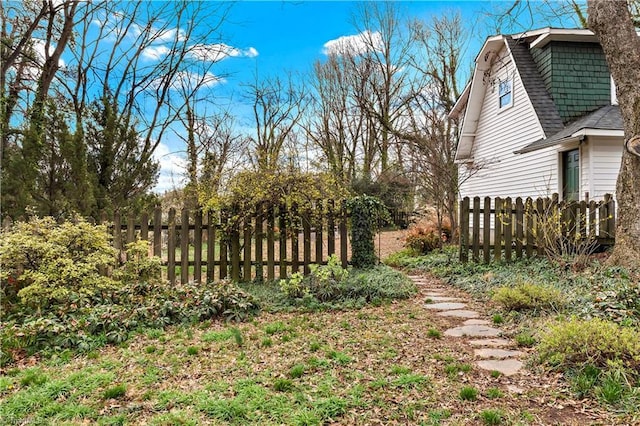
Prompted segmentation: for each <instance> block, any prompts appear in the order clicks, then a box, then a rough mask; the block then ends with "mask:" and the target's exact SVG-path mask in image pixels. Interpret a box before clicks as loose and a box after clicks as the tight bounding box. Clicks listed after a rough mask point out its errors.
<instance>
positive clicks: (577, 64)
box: [530, 41, 611, 124]
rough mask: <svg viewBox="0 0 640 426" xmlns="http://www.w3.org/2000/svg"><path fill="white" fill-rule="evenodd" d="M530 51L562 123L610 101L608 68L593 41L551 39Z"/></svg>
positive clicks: (600, 51)
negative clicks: (579, 41)
mask: <svg viewBox="0 0 640 426" xmlns="http://www.w3.org/2000/svg"><path fill="white" fill-rule="evenodd" d="M530 52H531V57H532V58H533V60H534V62H535V63H536V65H537V67H538V70H539V73H540V76H541V78H542V81H543V82H544V85H545V87H546V89H547V91H548V93H549V94H550V96H551V98H552V99H553V101H554V102H555V104H556V106H557V110H558V113H559V114H560V117H561V118H562V121H563V122H564V123H565V124H566V123H569V122H571V121H573V120H575V119H577V118H579V117H581V116H582V115H584V114H586V113H589V112H591V111H594V110H596V109H598V108H600V107H602V106H605V105H609V104H610V103H611V87H610V79H609V68H608V67H607V63H606V60H605V57H604V54H603V52H602V48H601V47H600V45H598V44H597V43H571V42H558V41H553V42H551V43H549V44H547V45H546V46H544V47H542V48H537V47H534V48H533V49H531V50H530Z"/></svg>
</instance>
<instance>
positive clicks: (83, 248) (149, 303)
mask: <svg viewBox="0 0 640 426" xmlns="http://www.w3.org/2000/svg"><path fill="white" fill-rule="evenodd" d="M126 258H127V261H126V262H124V263H121V261H120V259H119V254H118V252H117V251H116V250H114V249H113V248H112V247H111V246H110V242H109V236H108V233H107V230H106V227H104V226H96V225H92V224H90V223H87V222H85V221H83V220H80V219H78V220H76V221H74V222H63V223H60V224H58V223H56V222H55V221H54V220H53V219H51V218H42V219H37V218H34V219H32V220H30V221H29V222H24V223H18V224H17V225H16V226H15V228H14V229H12V230H11V231H8V232H4V233H3V235H2V239H0V262H1V263H2V272H1V275H0V284H1V292H2V294H1V297H0V299H1V301H2V311H3V316H2V328H1V329H0V340H1V341H2V345H1V347H0V351H1V352H0V364H7V363H11V362H12V361H14V360H15V359H17V358H21V357H24V356H26V355H31V354H33V353H36V352H41V351H45V352H55V351H61V350H64V349H66V348H73V349H74V350H80V351H85V352H86V351H89V350H91V349H93V348H95V347H97V346H101V345H103V344H105V343H121V342H123V341H125V340H127V339H128V338H129V336H130V334H131V333H132V332H134V331H136V330H139V329H144V328H162V327H165V326H167V325H170V324H178V323H194V322H197V321H202V320H205V319H210V318H217V317H224V318H226V319H229V320H240V319H246V318H248V317H249V316H250V315H251V314H253V313H255V312H256V311H257V309H258V305H257V303H256V302H255V300H254V299H253V298H252V296H251V295H249V294H248V293H245V292H243V291H242V290H241V289H240V288H238V287H237V286H235V285H234V284H233V283H230V282H215V283H206V284H201V285H195V284H193V283H191V284H175V285H172V284H169V283H168V282H166V281H163V280H161V279H160V261H159V259H157V258H149V257H148V243H147V242H144V241H139V242H136V243H131V244H129V245H128V246H127V250H126Z"/></svg>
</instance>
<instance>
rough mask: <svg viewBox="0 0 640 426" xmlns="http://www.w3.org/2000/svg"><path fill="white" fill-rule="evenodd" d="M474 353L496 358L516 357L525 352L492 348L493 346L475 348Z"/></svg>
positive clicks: (480, 356) (478, 355)
mask: <svg viewBox="0 0 640 426" xmlns="http://www.w3.org/2000/svg"><path fill="white" fill-rule="evenodd" d="M473 353H474V354H475V356H477V357H479V358H494V359H505V358H515V357H519V356H521V355H523V353H522V352H520V351H510V350H507V349H492V348H483V349H474V350H473Z"/></svg>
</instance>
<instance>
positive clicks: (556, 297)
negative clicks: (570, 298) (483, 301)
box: [492, 282, 564, 311]
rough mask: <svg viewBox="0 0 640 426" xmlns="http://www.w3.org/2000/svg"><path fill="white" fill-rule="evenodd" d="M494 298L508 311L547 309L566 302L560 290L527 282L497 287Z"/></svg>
mask: <svg viewBox="0 0 640 426" xmlns="http://www.w3.org/2000/svg"><path fill="white" fill-rule="evenodd" d="M492 300H493V301H494V302H496V303H498V304H500V305H502V307H503V308H504V309H506V310H508V311H524V310H534V309H535V310H547V309H550V308H557V307H559V306H561V305H563V304H564V300H563V297H562V294H561V293H560V291H559V290H557V289H555V288H551V287H547V286H541V285H537V284H531V283H526V282H525V283H521V284H518V285H517V286H516V287H499V288H497V289H496V290H495V292H494V294H493V297H492Z"/></svg>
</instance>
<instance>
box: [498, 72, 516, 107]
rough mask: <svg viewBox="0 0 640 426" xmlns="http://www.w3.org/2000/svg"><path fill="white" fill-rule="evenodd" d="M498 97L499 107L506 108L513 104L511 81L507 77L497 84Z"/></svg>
mask: <svg viewBox="0 0 640 426" xmlns="http://www.w3.org/2000/svg"><path fill="white" fill-rule="evenodd" d="M498 99H499V102H500V106H499V107H500V108H501V109H502V108H508V107H510V106H511V105H513V81H512V80H511V79H507V80H504V81H500V82H499V85H498Z"/></svg>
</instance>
